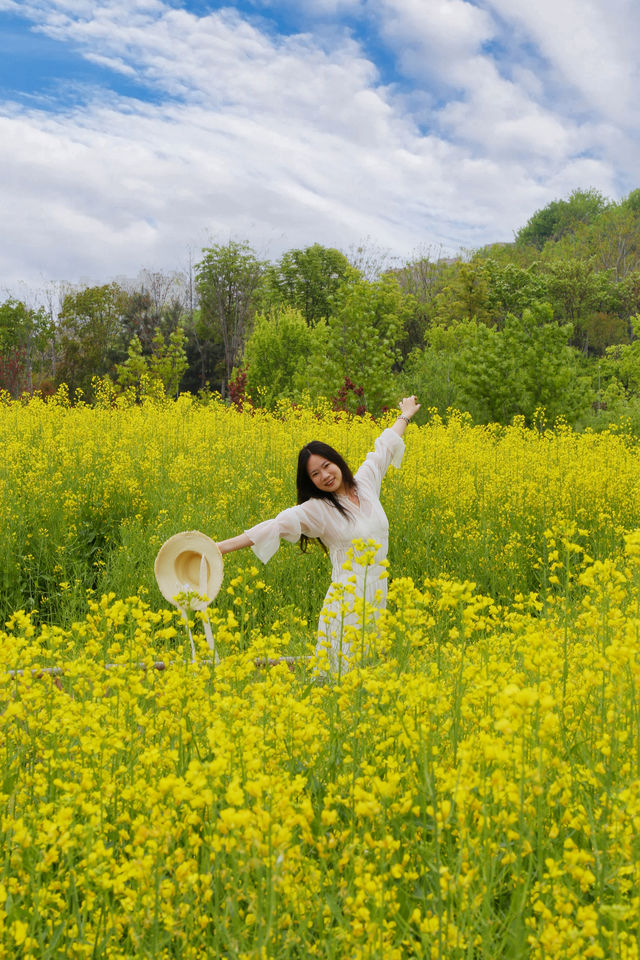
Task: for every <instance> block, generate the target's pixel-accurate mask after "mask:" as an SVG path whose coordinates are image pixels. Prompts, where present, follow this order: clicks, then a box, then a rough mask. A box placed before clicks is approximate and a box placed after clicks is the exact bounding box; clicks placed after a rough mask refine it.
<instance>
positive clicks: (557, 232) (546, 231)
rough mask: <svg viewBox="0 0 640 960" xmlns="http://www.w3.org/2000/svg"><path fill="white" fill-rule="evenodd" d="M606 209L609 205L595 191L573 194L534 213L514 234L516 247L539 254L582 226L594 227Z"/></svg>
mask: <svg viewBox="0 0 640 960" xmlns="http://www.w3.org/2000/svg"><path fill="white" fill-rule="evenodd" d="M608 206H609V201H608V200H607V199H606V198H605V197H604V196H603V195H602V194H601V193H600V192H599V191H598V190H594V189H593V188H589V189H588V190H574V191H573V193H571V195H570V196H569V198H568V200H553V201H552V202H551V203H548V204H547V206H546V207H543V208H542V209H541V210H537V211H536V212H535V213H534V214H533V216H532V217H530V218H529V220H528V221H527V223H526V225H525V226H524V227H522V228H521V229H520V230H519V231H518V233H517V234H516V243H517V244H519V245H523V246H524V245H528V244H530V245H532V246H534V247H537V249H538V250H542V248H543V247H544V245H545V244H546V243H548V242H549V241H552V242H555V241H558V240H559V239H560V238H561V237H563V236H565V235H566V234H568V233H573V232H575V231H576V230H577V229H578V228H579V227H580V226H581V225H584V224H590V223H593V221H594V220H596V218H597V217H599V216H600V214H601V213H602V212H603V211H604V210H606V209H607V207H608Z"/></svg>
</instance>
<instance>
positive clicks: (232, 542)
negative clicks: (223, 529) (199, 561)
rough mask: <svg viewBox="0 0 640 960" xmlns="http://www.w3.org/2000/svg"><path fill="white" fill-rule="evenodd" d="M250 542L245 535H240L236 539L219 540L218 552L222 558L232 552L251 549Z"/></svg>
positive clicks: (251, 543) (251, 541)
mask: <svg viewBox="0 0 640 960" xmlns="http://www.w3.org/2000/svg"><path fill="white" fill-rule="evenodd" d="M252 546H253V540H251V539H250V538H249V537H248V536H247V535H246V533H241V534H239V535H238V536H237V537H231V538H230V539H229V540H220V541H219V542H218V550H219V551H220V553H221V554H222V555H223V556H224V554H225V553H233V551H234V550H243V549H244V547H252Z"/></svg>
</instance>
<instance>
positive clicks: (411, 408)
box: [390, 394, 420, 437]
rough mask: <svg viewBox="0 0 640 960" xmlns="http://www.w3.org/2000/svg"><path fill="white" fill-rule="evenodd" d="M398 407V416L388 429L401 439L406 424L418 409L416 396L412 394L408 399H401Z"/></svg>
mask: <svg viewBox="0 0 640 960" xmlns="http://www.w3.org/2000/svg"><path fill="white" fill-rule="evenodd" d="M398 406H399V407H400V414H399V416H398V419H397V420H396V422H395V423H394V425H393V426H392V427H390V429H391V430H393V432H394V433H397V434H398V436H399V437H401V436H402V435H403V433H404V432H405V430H406V429H407V424H408V423H409V420H411V417H412V416H413V415H414V413H417V412H418V410H419V409H420V404H419V403H418V398H417V397H416V395H415V394H413V395H412V396H410V397H403V398H402V400H401V401H400V403H399V404H398Z"/></svg>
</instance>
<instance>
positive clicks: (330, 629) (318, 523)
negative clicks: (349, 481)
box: [245, 430, 404, 671]
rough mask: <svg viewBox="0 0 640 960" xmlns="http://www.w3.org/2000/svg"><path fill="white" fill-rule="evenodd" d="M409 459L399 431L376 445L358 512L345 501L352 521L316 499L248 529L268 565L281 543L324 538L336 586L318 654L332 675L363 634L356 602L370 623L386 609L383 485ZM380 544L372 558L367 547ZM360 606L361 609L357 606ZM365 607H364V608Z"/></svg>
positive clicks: (362, 480) (359, 477) (361, 475)
mask: <svg viewBox="0 0 640 960" xmlns="http://www.w3.org/2000/svg"><path fill="white" fill-rule="evenodd" d="M403 454H404V441H403V440H402V438H401V437H399V436H398V434H397V433H396V432H395V431H394V430H384V431H383V433H382V434H381V435H380V436H379V437H378V439H377V440H376V442H375V449H374V451H372V452H371V453H369V454H367V458H366V460H365V461H364V463H363V464H362V465H361V467H360V469H359V470H358V471H357V473H356V474H355V480H356V484H357V493H358V499H359V500H360V506H359V507H357V506H356V505H355V504H354V503H352V502H351V501H350V500H349V499H348V498H347V497H344V498H341V502H342V503H344V506H345V508H346V509H347V510H348V512H349V517H348V518H345V517H343V516H342V515H341V514H340V513H339V512H338V511H337V510H336V508H335V507H333V506H332V505H331V503H330V502H329V501H327V500H322V499H311V500H307V501H306V502H305V503H301V504H298V505H297V506H295V507H289V508H288V509H287V510H283V511H282V513H279V514H278V516H277V517H275V518H274V519H273V520H265V521H264V522H263V523H258V524H257V525H256V526H255V527H251V529H249V530H245V533H246V534H247V536H248V537H249V539H250V540H251V541H252V543H253V551H254V553H255V555H256V556H257V557H258V558H259V559H260V560H262V562H263V563H267V561H268V560H270V559H271V557H272V556H273V555H274V553H275V552H276V551H277V549H278V547H279V546H280V539H281V538H282V539H284V540H288V541H289V542H290V543H296V542H297V541H298V540H299V539H300V536H301V534H305V535H306V536H307V537H319V538H320V539H321V540H322V542H323V543H324V545H325V546H326V548H327V550H328V551H329V556H330V558H331V564H332V571H331V577H332V583H331V586H330V587H329V590H328V592H327V595H326V597H325V600H324V605H323V607H322V612H321V614H320V620H319V624H318V643H317V645H316V653H317V654H321V652H322V650H323V649H327V650H328V654H329V664H330V668H331V669H332V670H334V671H335V670H336V669H337V668H338V664H339V663H340V662H343V660H344V667H345V668H347V667H348V659H349V657H350V653H351V640H352V639H353V638H354V632H353V630H349V629H345V628H355V629H357V630H358V631H360V630H361V629H362V625H363V624H362V609H360V611H359V610H358V609H357V608H356V609H354V602H353V598H354V596H355V598H360V599H361V598H364V600H365V601H366V602H367V603H368V604H371V605H372V607H373V610H372V611H370V614H369V619H370V618H371V617H373V618H375V615H376V611H377V610H380V609H381V608H382V607H384V606H385V604H386V597H387V580H386V570H385V568H384V567H383V566H381V565H380V561H381V560H385V559H386V556H387V551H388V549H389V521H388V520H387V516H386V514H385V512H384V510H383V509H382V504H381V503H380V486H381V484H382V479H383V477H384V475H385V473H386V472H387V468H388V467H389V464H390V463H392V464H393V465H394V467H399V466H400V464H401V462H402V456H403ZM354 540H355V541H360V540H361V541H364V555H365V556H366V554H367V551H368V552H369V561H368V562H366V561H365V563H366V565H360V564H358V562H357V559H358V556H360V557H362V556H363V551H362V550H358V549H357V548H355V547H354V544H353V541H354ZM368 541H373V542H375V543H376V544H378V549H377V551H376V552H375V554H374V555H373V556H371V552H370V551H371V547H367V542H368ZM350 550H352V551H353V556H354V559H353V561H352V563H351V569H350V570H349V569H344V567H343V564H345V563H347V561H348V559H349V557H348V551H350ZM357 606H358V605H356V607H357ZM359 607H360V608H362V604H359Z"/></svg>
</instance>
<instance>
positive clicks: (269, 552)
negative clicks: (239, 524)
mask: <svg viewBox="0 0 640 960" xmlns="http://www.w3.org/2000/svg"><path fill="white" fill-rule="evenodd" d="M323 531H324V524H323V523H322V514H321V511H320V510H319V509H318V503H317V502H315V501H313V500H309V501H307V502H306V503H300V504H298V505H297V506H295V507H289V508H288V509H287V510H283V511H282V513H279V514H278V516H277V517H274V518H273V520H264V521H263V522H262V523H258V524H256V526H255V527H251V528H250V529H249V530H245V531H244V532H245V533H246V535H247V536H248V537H249V539H250V540H251V541H252V547H251V549H252V550H253V552H254V553H255V555H256V557H258V559H259V560H262V562H263V563H267V562H268V561H269V560H270V559H271V557H272V556H273V555H274V553H275V552H276V551H277V549H278V547H279V546H280V540H281V539H282V540H288V541H289V543H297V541H298V540H299V539H300V537H301V535H302V534H304V535H305V536H306V537H321V536H322V534H323Z"/></svg>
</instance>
